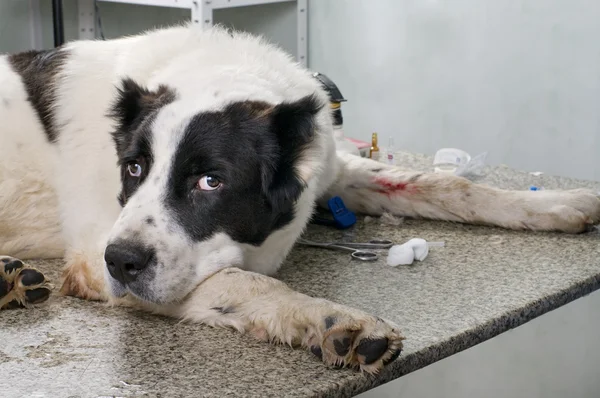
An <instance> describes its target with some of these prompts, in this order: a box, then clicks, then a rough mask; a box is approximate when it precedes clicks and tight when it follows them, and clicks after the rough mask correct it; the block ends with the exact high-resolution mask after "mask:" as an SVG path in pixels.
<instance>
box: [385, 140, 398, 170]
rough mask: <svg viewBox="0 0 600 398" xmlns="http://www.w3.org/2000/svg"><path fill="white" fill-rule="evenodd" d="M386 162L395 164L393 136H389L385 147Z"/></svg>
mask: <svg viewBox="0 0 600 398" xmlns="http://www.w3.org/2000/svg"><path fill="white" fill-rule="evenodd" d="M387 164H391V165H394V164H396V161H395V159H394V138H392V137H390V141H389V144H388V147H387Z"/></svg>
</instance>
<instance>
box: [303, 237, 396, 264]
mask: <svg viewBox="0 0 600 398" xmlns="http://www.w3.org/2000/svg"><path fill="white" fill-rule="evenodd" d="M298 243H299V244H301V245H304V246H312V247H322V248H324V249H332V250H341V251H346V252H351V253H350V256H352V258H354V259H357V260H361V261H375V260H377V259H378V258H379V254H377V253H375V252H374V251H371V250H364V249H389V248H390V247H392V246H393V245H394V242H392V241H391V240H387V239H371V240H370V241H368V242H358V243H355V242H313V241H310V240H306V239H300V240H298ZM361 249H363V250H361Z"/></svg>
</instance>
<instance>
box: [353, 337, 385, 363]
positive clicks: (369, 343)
mask: <svg viewBox="0 0 600 398" xmlns="http://www.w3.org/2000/svg"><path fill="white" fill-rule="evenodd" d="M388 346H389V341H388V339H387V337H382V338H380V339H368V338H367V339H363V340H361V341H360V343H358V346H356V355H357V357H358V361H359V362H360V363H362V364H365V365H370V364H372V363H373V362H375V361H376V360H378V359H379V358H381V357H382V356H383V354H385V352H386V351H387V349H388Z"/></svg>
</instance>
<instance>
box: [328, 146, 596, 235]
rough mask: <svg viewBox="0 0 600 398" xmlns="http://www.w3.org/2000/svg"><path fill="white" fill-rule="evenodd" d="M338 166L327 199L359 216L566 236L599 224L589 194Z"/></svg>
mask: <svg viewBox="0 0 600 398" xmlns="http://www.w3.org/2000/svg"><path fill="white" fill-rule="evenodd" d="M337 160H338V170H339V172H338V175H337V179H336V182H335V183H334V184H332V185H331V186H330V187H329V189H328V191H327V194H326V195H325V196H324V197H323V199H327V198H329V197H332V196H340V197H341V198H342V199H343V200H344V202H345V204H346V206H347V207H348V208H349V209H351V210H353V211H356V212H359V213H364V214H369V215H376V216H377V215H381V214H382V213H384V212H390V213H392V214H394V215H399V216H409V217H420V218H428V219H436V220H448V221H456V222H463V223H472V224H487V225H496V226H500V227H504V228H509V229H529V230H537V231H562V232H568V233H579V232H584V231H585V230H586V229H587V228H588V227H589V226H590V225H591V224H596V223H598V222H599V221H600V198H599V197H598V195H597V194H596V193H595V192H591V191H588V190H582V189H578V190H570V191H552V190H545V191H507V190H501V189H497V188H493V187H489V186H486V185H480V184H474V183H472V182H470V181H469V180H467V179H464V178H461V177H457V176H453V175H446V174H436V173H418V172H407V171H403V170H401V169H399V168H397V167H393V166H390V165H386V164H382V163H378V162H375V161H373V160H370V159H365V158H360V157H358V156H353V155H345V154H338V157H337Z"/></svg>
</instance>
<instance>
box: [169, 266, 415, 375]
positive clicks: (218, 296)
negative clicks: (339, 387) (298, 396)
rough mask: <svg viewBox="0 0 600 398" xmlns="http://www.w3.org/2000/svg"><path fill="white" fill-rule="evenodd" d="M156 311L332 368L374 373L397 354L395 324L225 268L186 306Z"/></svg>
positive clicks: (204, 285) (273, 280) (273, 282)
mask: <svg viewBox="0 0 600 398" xmlns="http://www.w3.org/2000/svg"><path fill="white" fill-rule="evenodd" d="M159 312H161V313H164V314H166V315H170V316H177V317H181V318H183V319H186V320H189V321H195V322H202V323H205V324H208V325H211V326H221V327H229V328H233V329H236V330H238V331H240V332H244V333H249V334H251V335H253V336H254V337H256V338H258V339H260V340H264V341H270V342H277V343H286V344H289V345H291V346H293V347H304V348H306V349H308V350H310V351H311V352H312V353H313V354H315V355H316V356H318V357H319V358H322V360H323V361H324V362H325V363H327V364H330V365H346V366H350V367H360V368H361V369H362V370H364V371H366V372H368V373H377V372H378V371H379V370H380V369H381V368H382V367H383V366H384V365H386V364H387V363H389V362H391V361H392V360H394V359H395V358H397V356H398V355H399V354H400V351H401V348H402V340H403V338H402V337H401V336H400V334H399V330H398V329H397V327H396V326H394V325H392V324H391V323H389V322H386V321H384V320H382V319H380V318H377V317H374V316H370V315H368V314H366V313H364V312H362V311H359V310H355V309H352V308H349V307H345V306H342V305H339V304H335V303H333V302H330V301H327V300H324V299H317V298H312V297H309V296H306V295H304V294H301V293H298V292H295V291H293V290H292V289H290V288H289V287H287V286H286V285H285V284H284V283H283V282H281V281H278V280H276V279H273V278H270V277H267V276H264V275H261V274H256V273H253V272H248V271H242V270H240V269H237V268H228V269H225V270H223V271H220V272H218V273H216V274H215V275H213V276H212V277H210V278H209V279H207V280H206V281H204V282H202V284H201V285H200V286H199V287H198V288H197V289H196V290H195V291H194V292H192V293H191V295H190V297H189V298H188V299H187V300H186V301H185V303H183V304H180V305H177V306H172V307H170V308H169V307H162V308H161V309H160V310H159Z"/></svg>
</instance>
